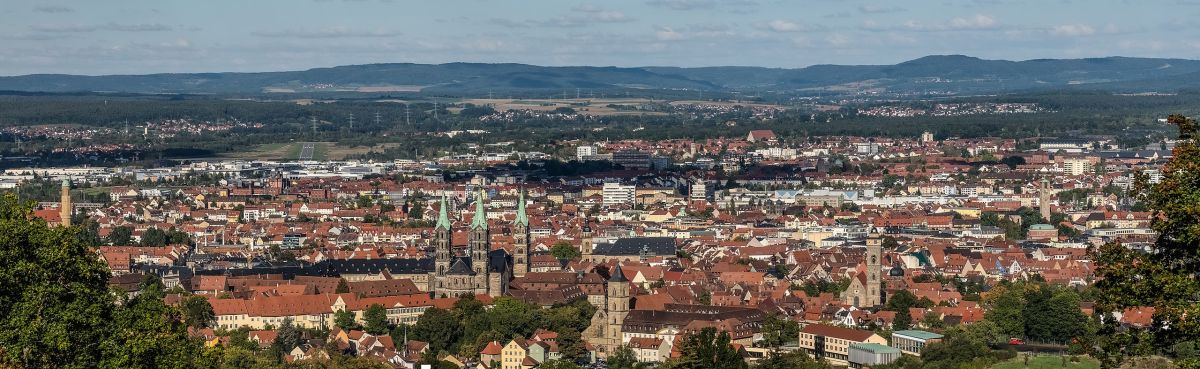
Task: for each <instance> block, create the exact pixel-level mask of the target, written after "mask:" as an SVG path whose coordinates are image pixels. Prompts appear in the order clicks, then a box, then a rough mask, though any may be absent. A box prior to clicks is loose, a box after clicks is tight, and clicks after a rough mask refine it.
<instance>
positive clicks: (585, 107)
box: [463, 98, 663, 116]
mask: <svg viewBox="0 0 1200 369" xmlns="http://www.w3.org/2000/svg"><path fill="white" fill-rule="evenodd" d="M463 102H464V103H469V104H475V105H491V106H492V107H493V108H494V109H496V111H506V110H532V111H551V110H554V109H558V108H571V109H575V111H576V112H579V113H580V114H586V115H596V116H611V115H661V114H663V113H658V112H643V111H625V110H617V109H613V108H610V107H608V105H633V106H636V105H641V104H646V103H650V102H652V101H651V100H649V99H637V98H629V99H552V100H546V99H465V100H463Z"/></svg>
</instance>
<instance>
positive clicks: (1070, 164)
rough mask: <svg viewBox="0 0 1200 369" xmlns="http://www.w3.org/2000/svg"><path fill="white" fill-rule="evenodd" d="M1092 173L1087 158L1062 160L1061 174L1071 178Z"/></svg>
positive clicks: (1090, 163) (1090, 164)
mask: <svg viewBox="0 0 1200 369" xmlns="http://www.w3.org/2000/svg"><path fill="white" fill-rule="evenodd" d="M1091 172H1092V162H1091V161H1090V160H1088V159H1087V158H1064V159H1063V173H1066V174H1068V175H1072V176H1078V175H1084V174H1087V173H1091Z"/></svg>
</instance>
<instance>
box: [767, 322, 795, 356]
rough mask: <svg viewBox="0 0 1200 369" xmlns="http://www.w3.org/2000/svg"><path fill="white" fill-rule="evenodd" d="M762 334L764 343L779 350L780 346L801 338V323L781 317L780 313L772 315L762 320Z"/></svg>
mask: <svg viewBox="0 0 1200 369" xmlns="http://www.w3.org/2000/svg"><path fill="white" fill-rule="evenodd" d="M762 335H763V344H765V345H767V347H770V348H771V349H772V350H775V351H778V350H779V348H780V347H783V346H784V345H786V344H787V343H789V342H794V341H796V340H798V339H799V338H800V323H797V322H796V321H794V320H791V319H786V318H784V319H780V318H779V316H778V315H771V316H769V317H767V319H766V320H764V321H763V322H762Z"/></svg>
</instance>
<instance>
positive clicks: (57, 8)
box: [33, 5, 75, 13]
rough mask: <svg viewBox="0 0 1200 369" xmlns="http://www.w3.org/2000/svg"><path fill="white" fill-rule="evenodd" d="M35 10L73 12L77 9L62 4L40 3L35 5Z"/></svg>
mask: <svg viewBox="0 0 1200 369" xmlns="http://www.w3.org/2000/svg"><path fill="white" fill-rule="evenodd" d="M33 11H35V12H38V13H71V12H74V11H75V9H72V8H68V7H65V6H60V5H38V6H35V7H33Z"/></svg>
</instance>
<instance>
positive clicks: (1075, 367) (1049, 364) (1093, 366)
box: [992, 354, 1100, 369]
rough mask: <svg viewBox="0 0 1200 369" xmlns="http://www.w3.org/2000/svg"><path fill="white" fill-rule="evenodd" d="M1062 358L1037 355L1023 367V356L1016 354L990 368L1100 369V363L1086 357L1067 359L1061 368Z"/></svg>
mask: <svg viewBox="0 0 1200 369" xmlns="http://www.w3.org/2000/svg"><path fill="white" fill-rule="evenodd" d="M1062 358H1063V357H1062V356H1059V355H1038V356H1034V357H1030V358H1029V365H1028V366H1026V365H1025V354H1018V355H1017V357H1016V358H1014V359H1012V360H1009V361H1005V362H1002V363H999V364H996V365H993V366H992V369H1025V368H1030V369H1062V368H1069V369H1100V362H1098V361H1096V359H1092V358H1091V357H1087V356H1079V362H1078V363H1073V362H1071V358H1070V357H1069V356H1068V357H1067V365H1066V366H1063V359H1062Z"/></svg>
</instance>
